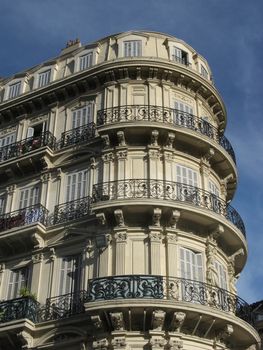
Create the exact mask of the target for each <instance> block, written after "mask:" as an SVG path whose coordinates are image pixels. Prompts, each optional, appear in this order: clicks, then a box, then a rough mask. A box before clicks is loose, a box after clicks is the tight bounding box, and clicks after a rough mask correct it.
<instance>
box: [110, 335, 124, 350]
mask: <svg viewBox="0 0 263 350" xmlns="http://www.w3.org/2000/svg"><path fill="white" fill-rule="evenodd" d="M111 345H112V347H113V348H114V349H122V348H125V347H126V339H125V337H114V338H113V339H112V342H111Z"/></svg>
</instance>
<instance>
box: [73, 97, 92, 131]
mask: <svg viewBox="0 0 263 350" xmlns="http://www.w3.org/2000/svg"><path fill="white" fill-rule="evenodd" d="M92 121H93V104H91V103H90V104H88V105H86V106H85V107H82V108H78V109H76V110H74V111H73V113H72V129H75V128H79V127H81V126H84V125H86V124H89V123H91V122H92Z"/></svg>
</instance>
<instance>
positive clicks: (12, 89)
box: [8, 81, 21, 98]
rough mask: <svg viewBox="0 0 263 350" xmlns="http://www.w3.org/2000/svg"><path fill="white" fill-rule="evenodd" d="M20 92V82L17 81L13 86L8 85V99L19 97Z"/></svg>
mask: <svg viewBox="0 0 263 350" xmlns="http://www.w3.org/2000/svg"><path fill="white" fill-rule="evenodd" d="M20 90H21V81H18V82H17V83H15V84H12V85H9V92H8V98H14V97H17V96H18V95H20Z"/></svg>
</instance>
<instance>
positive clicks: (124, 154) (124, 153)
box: [116, 150, 128, 160]
mask: <svg viewBox="0 0 263 350" xmlns="http://www.w3.org/2000/svg"><path fill="white" fill-rule="evenodd" d="M127 156H128V152H127V151H126V150H122V151H118V152H117V153H116V157H117V159H118V160H122V159H124V160H125V159H127Z"/></svg>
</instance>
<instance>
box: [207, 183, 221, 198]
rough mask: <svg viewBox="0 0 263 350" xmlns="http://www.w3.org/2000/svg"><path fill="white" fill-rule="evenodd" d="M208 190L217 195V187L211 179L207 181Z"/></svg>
mask: <svg viewBox="0 0 263 350" xmlns="http://www.w3.org/2000/svg"><path fill="white" fill-rule="evenodd" d="M209 192H210V193H212V194H213V195H215V196H217V197H219V189H218V187H217V186H216V184H215V183H214V182H213V181H209Z"/></svg>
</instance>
